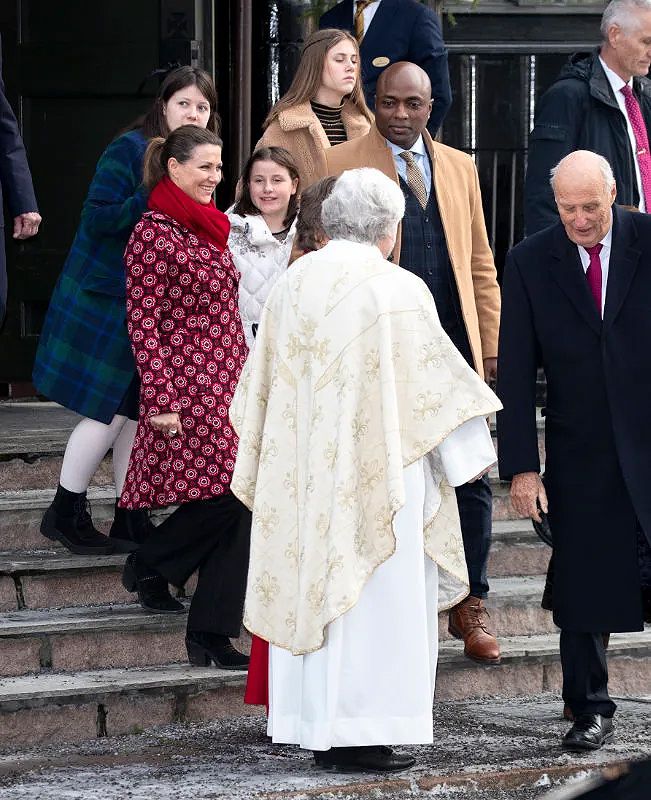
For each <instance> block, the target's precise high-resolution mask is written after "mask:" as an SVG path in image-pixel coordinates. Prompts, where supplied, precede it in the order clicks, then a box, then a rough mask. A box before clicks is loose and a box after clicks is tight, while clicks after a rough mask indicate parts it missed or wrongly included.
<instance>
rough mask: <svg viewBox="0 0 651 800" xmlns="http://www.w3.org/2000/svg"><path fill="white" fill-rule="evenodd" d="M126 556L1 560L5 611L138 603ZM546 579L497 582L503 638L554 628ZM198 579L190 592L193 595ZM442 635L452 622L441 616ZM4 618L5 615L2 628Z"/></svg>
mask: <svg viewBox="0 0 651 800" xmlns="http://www.w3.org/2000/svg"><path fill="white" fill-rule="evenodd" d="M125 558H126V556H125V555H123V554H119V555H109V556H77V555H72V554H69V553H57V552H53V551H39V552H32V553H26V554H20V553H13V554H9V555H8V556H5V557H0V603H1V605H0V609H1V610H3V611H5V612H10V611H20V610H22V609H30V610H35V609H50V608H61V609H63V608H71V607H72V608H74V607H86V606H92V605H98V606H102V605H113V604H123V603H130V602H133V599H134V595H133V594H132V593H131V592H127V591H126V589H124V587H123V586H122V581H121V574H122V565H123V564H124V560H125ZM543 583H544V580H543V578H542V577H541V576H522V577H501V578H498V577H496V578H491V593H490V598H489V603H488V605H489V608H490V609H491V613H492V623H493V626H494V628H495V632H496V633H497V635H500V636H508V635H515V634H526V633H544V632H547V631H551V630H553V626H552V623H551V615H550V614H549V613H548V612H546V611H543V610H542V609H541V608H540V597H541V595H542V589H543ZM193 586H194V578H192V579H191V580H190V581H189V582H188V585H187V587H186V588H185V590H184V592H182V593H181V594H182V595H184V594H190V593H191V592H192V589H193ZM441 620H442V622H441V626H442V627H441V636H442V637H445V636H447V631H446V630H445V629H446V628H447V623H446V622H445V617H444V615H442V617H441ZM1 625H2V615H0V627H1Z"/></svg>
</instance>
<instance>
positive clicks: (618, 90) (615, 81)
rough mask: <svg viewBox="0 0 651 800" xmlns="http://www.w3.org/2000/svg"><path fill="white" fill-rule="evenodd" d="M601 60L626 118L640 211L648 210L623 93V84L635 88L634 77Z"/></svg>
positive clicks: (633, 135) (635, 143)
mask: <svg viewBox="0 0 651 800" xmlns="http://www.w3.org/2000/svg"><path fill="white" fill-rule="evenodd" d="M599 61H600V62H601V66H602V67H603V68H604V72H605V73H606V77H607V78H608V83H609V84H610V86H611V88H612V90H613V94H614V95H615V100H617V105H618V106H619V108H620V110H621V112H622V114H623V115H624V119H625V120H626V131H627V132H628V139H629V141H630V143H631V151H632V153H633V163H634V164H635V180H636V181H637V192H638V194H639V196H640V203H639V208H640V211H646V207H645V203H644V191H643V189H642V177H641V176H640V165H639V164H638V163H637V140H636V139H635V133H634V131H633V126H632V125H631V121H630V119H629V118H628V114H627V113H626V101H625V99H624V95H623V94H622V86H625V85H626V83H628V85H629V86H630V87H631V89H632V88H633V78H631V79H630V80H629V81H624V80H622V79H621V78H620V77H619V75H618V74H617V73H616V72H613V71H612V69H611V68H610V67H609V66H608V65H607V64H606V62H605V61H604V60H603V58H602V57H601V56H599Z"/></svg>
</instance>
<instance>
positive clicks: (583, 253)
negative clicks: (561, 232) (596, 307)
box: [576, 216, 613, 319]
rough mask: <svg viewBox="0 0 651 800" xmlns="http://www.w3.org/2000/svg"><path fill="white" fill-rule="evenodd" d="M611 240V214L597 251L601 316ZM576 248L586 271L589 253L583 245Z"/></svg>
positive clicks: (588, 264)
mask: <svg viewBox="0 0 651 800" xmlns="http://www.w3.org/2000/svg"><path fill="white" fill-rule="evenodd" d="M612 241H613V224H612V216H611V223H610V228H609V229H608V233H607V234H606V235H605V236H604V238H603V239H602V240H601V242H600V244H601V252H600V253H599V260H600V261H601V318H602V319H603V317H604V307H605V305H606V285H607V283H608V265H609V264H610V248H611V245H612ZM576 247H577V250H578V251H579V256H580V258H581V264H582V265H583V271H584V272H587V271H588V267H589V266H590V255H589V253H588V251H587V250H586V249H585V247H581V245H579V244H577V246H576Z"/></svg>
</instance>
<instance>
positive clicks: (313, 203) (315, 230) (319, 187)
mask: <svg viewBox="0 0 651 800" xmlns="http://www.w3.org/2000/svg"><path fill="white" fill-rule="evenodd" d="M336 182H337V179H336V178H335V177H334V176H333V175H329V176H328V177H327V178H321V180H320V181H317V182H316V183H313V184H312V185H311V186H308V188H307V189H306V190H305V191H304V192H303V194H302V195H301V205H300V208H299V211H298V219H297V220H296V238H295V239H294V247H295V249H296V250H301V251H302V252H303V253H311V252H312V251H313V250H318V249H319V244H321V243H322V242H323V240H324V239H327V238H328V237H327V236H326V233H325V231H324V230H323V224H322V223H321V205H322V204H323V201H324V200H325V199H326V197H328V196H329V195H330V192H331V191H332V188H333V186H334V185H335V183H336Z"/></svg>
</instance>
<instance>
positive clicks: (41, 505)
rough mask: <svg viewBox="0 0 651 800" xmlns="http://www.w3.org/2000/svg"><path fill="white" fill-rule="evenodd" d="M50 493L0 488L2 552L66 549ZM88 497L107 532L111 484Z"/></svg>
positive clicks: (504, 496) (503, 509) (497, 484)
mask: <svg viewBox="0 0 651 800" xmlns="http://www.w3.org/2000/svg"><path fill="white" fill-rule="evenodd" d="M3 468H4V465H0V473H1V472H2V469H3ZM491 483H492V488H493V519H494V520H495V521H496V522H502V521H505V522H511V521H514V513H513V509H512V508H511V506H510V502H509V496H508V495H509V486H508V484H506V483H503V482H501V481H499V480H497V479H496V478H495V479H494V480H492V481H491ZM53 497H54V489H52V488H48V489H23V490H17V491H14V490H11V491H2V490H0V551H1V552H5V553H6V552H12V551H26V550H45V549H46V550H60V551H61V552H65V550H64V548H63V547H61V546H60V545H59V544H58V543H57V542H51V541H49V540H47V539H44V538H43V536H42V535H41V533H40V530H39V529H40V525H41V519H42V517H43V514H44V512H45V510H46V509H47V507H48V506H49V505H50V503H51V502H52V498H53ZM88 499H89V501H90V506H91V513H92V516H93V523H94V525H95V527H97V528H98V529H99V530H100V531H102V532H103V533H108V530H109V528H110V526H111V522H112V520H113V509H114V504H115V492H114V489H113V486H111V485H108V486H91V488H90V489H89V490H88ZM168 513H169V511H168V510H167V509H157V510H155V511H153V512H152V518H153V520H154V522H160V521H162V520H163V519H164V518H165V517H166V516H167V514H168ZM518 525H519V526H520V527H518ZM518 525H516V526H515V527H514V528H513V529H514V530H515V529H517V530H522V531H525V530H526V529H527V528H529V529H531V523H530V522H529V521H528V520H519V521H518ZM512 527H513V526H512ZM507 528H508V526H507ZM495 530H496V531H497V530H499V526H496V527H495ZM505 530H506V528H505ZM509 530H510V528H509ZM513 541H515V539H513ZM495 574H497V573H495Z"/></svg>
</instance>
